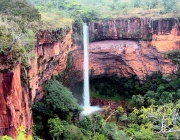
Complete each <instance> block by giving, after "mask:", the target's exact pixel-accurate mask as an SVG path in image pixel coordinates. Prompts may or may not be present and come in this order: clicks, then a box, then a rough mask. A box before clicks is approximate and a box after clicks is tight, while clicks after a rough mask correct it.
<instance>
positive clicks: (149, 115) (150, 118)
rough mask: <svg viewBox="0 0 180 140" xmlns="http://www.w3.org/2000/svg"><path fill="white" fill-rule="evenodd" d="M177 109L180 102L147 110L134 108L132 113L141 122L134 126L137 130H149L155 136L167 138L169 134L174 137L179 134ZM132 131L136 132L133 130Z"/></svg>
mask: <svg viewBox="0 0 180 140" xmlns="http://www.w3.org/2000/svg"><path fill="white" fill-rule="evenodd" d="M179 109H180V101H178V103H176V104H174V103H169V104H164V105H161V106H155V105H151V106H150V107H148V108H145V107H142V108H141V109H139V110H138V109H136V108H134V110H133V112H132V113H133V114H135V115H137V116H138V120H141V123H140V124H139V125H137V124H136V125H137V128H140V127H142V128H143V129H149V130H151V131H153V132H154V133H155V134H156V135H161V137H167V136H168V134H170V133H172V134H173V135H175V133H178V132H180V120H179V118H180V113H179ZM129 127H132V126H129ZM137 130H138V129H137ZM128 131H129V130H128ZM133 131H136V130H135V129H133ZM138 131H139V130H138ZM134 133H135V132H134Z"/></svg>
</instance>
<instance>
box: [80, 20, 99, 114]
mask: <svg viewBox="0 0 180 140" xmlns="http://www.w3.org/2000/svg"><path fill="white" fill-rule="evenodd" d="M83 45H84V93H83V109H84V111H83V112H82V114H83V115H88V114H91V113H93V112H95V111H98V110H100V108H99V107H98V106H90V92H89V51H88V46H89V29H88V26H87V24H86V23H83Z"/></svg>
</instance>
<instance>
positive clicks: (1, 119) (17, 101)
mask: <svg viewBox="0 0 180 140" xmlns="http://www.w3.org/2000/svg"><path fill="white" fill-rule="evenodd" d="M20 76H21V72H20V64H18V65H17V66H16V67H15V68H14V71H13V72H6V73H0V100H1V102H0V130H1V131H0V132H1V133H0V135H1V136H2V134H8V135H10V136H13V137H16V135H17V130H18V128H19V126H26V130H27V132H28V133H31V132H32V130H31V127H32V116H31V114H32V113H31V104H30V101H29V99H30V95H29V93H28V90H27V89H25V88H22V86H21V84H22V83H21V79H20Z"/></svg>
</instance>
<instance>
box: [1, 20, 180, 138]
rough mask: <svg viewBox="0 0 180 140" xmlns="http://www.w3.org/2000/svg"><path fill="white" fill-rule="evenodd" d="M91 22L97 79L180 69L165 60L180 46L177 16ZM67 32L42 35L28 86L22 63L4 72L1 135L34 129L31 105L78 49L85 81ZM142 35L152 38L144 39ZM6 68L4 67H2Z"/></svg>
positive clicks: (92, 59)
mask: <svg viewBox="0 0 180 140" xmlns="http://www.w3.org/2000/svg"><path fill="white" fill-rule="evenodd" d="M89 25H90V37H91V39H92V40H94V41H95V42H93V43H90V46H89V53H90V54H89V56H90V66H89V69H90V72H93V76H94V77H100V76H107V75H111V74H118V75H119V76H130V75H134V74H136V75H137V76H139V78H141V79H143V77H144V76H145V74H151V73H152V72H154V71H161V72H163V73H164V74H165V75H168V74H170V73H171V72H173V71H175V70H176V66H175V65H173V64H172V62H171V61H170V60H168V59H165V58H164V54H163V53H165V52H168V51H169V50H177V49H179V41H180V37H179V29H178V25H177V22H176V20H174V19H171V20H163V19H161V20H157V21H153V22H152V20H150V19H136V18H134V19H133V20H132V19H127V20H126V19H124V20H123V19H122V20H116V21H106V22H97V23H90V24H89ZM120 27H121V28H120ZM63 34H65V36H64V37H61V35H62V29H58V30H57V31H53V32H51V33H48V32H41V33H40V34H39V35H37V44H36V47H35V53H36V57H35V59H34V60H32V62H31V67H30V69H29V71H28V79H29V81H28V85H26V86H24V85H23V84H24V83H23V82H24V81H21V79H20V76H21V73H20V67H21V66H20V64H17V65H16V66H15V68H14V69H13V70H12V71H9V72H8V71H4V72H1V73H0V100H1V102H0V136H1V135H3V134H7V135H10V136H13V137H15V136H16V134H17V128H18V127H19V126H21V125H23V126H25V127H26V128H27V130H28V132H29V133H31V128H32V116H31V105H32V104H33V102H37V101H39V100H40V99H41V98H42V97H43V89H42V84H43V83H44V82H45V81H46V80H48V79H50V78H51V76H52V75H57V74H58V73H59V72H62V71H63V70H64V69H65V67H66V60H67V56H68V53H69V52H70V51H72V50H74V55H73V56H74V58H75V66H76V69H78V70H79V71H80V72H81V73H79V80H82V77H83V73H82V71H83V50H82V47H80V46H77V45H73V44H72V39H71V34H72V31H71V30H67V31H65V32H63ZM59 36H60V39H59ZM115 39H116V40H115ZM120 39H131V40H134V41H130V40H120ZM142 39H144V40H150V41H149V42H146V41H139V40H142ZM100 40H104V41H100ZM4 67H5V66H4ZM1 69H3V66H1V65H0V70H1ZM25 87H26V88H25Z"/></svg>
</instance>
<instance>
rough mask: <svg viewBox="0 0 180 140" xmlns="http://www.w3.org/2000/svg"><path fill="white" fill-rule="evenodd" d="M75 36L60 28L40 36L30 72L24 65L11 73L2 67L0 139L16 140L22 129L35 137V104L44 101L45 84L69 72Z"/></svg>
mask: <svg viewBox="0 0 180 140" xmlns="http://www.w3.org/2000/svg"><path fill="white" fill-rule="evenodd" d="M62 34H64V36H63V37H62V36H61V35H62ZM71 34H72V31H71V30H68V31H67V30H66V31H64V32H63V33H62V30H61V29H59V30H57V32H51V33H49V32H42V33H41V34H40V35H37V44H36V47H35V49H34V52H35V58H34V59H33V60H32V61H31V66H30V68H29V69H28V71H23V70H22V69H23V67H21V65H20V64H17V65H16V66H15V68H14V69H12V70H11V71H10V70H9V71H8V70H7V69H8V67H3V66H2V65H0V70H1V71H2V72H1V73H0V139H1V136H2V135H9V136H11V137H13V138H16V136H17V130H18V128H19V127H20V126H24V127H25V128H26V130H27V133H28V134H32V125H33V120H32V111H31V107H32V104H33V103H34V102H37V101H39V100H41V99H42V97H43V95H44V94H43V87H42V84H43V83H44V82H45V81H46V80H49V79H50V78H51V76H52V75H57V74H58V73H59V72H62V71H63V70H64V69H65V67H66V60H67V57H68V53H69V52H71V51H72V50H73V49H75V48H73V47H72V41H71ZM59 36H60V37H61V38H58V37H59ZM3 69H6V70H5V71H4V70H3ZM22 72H23V73H22ZM22 77H23V78H26V80H28V81H27V83H26V81H23V78H22Z"/></svg>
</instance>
